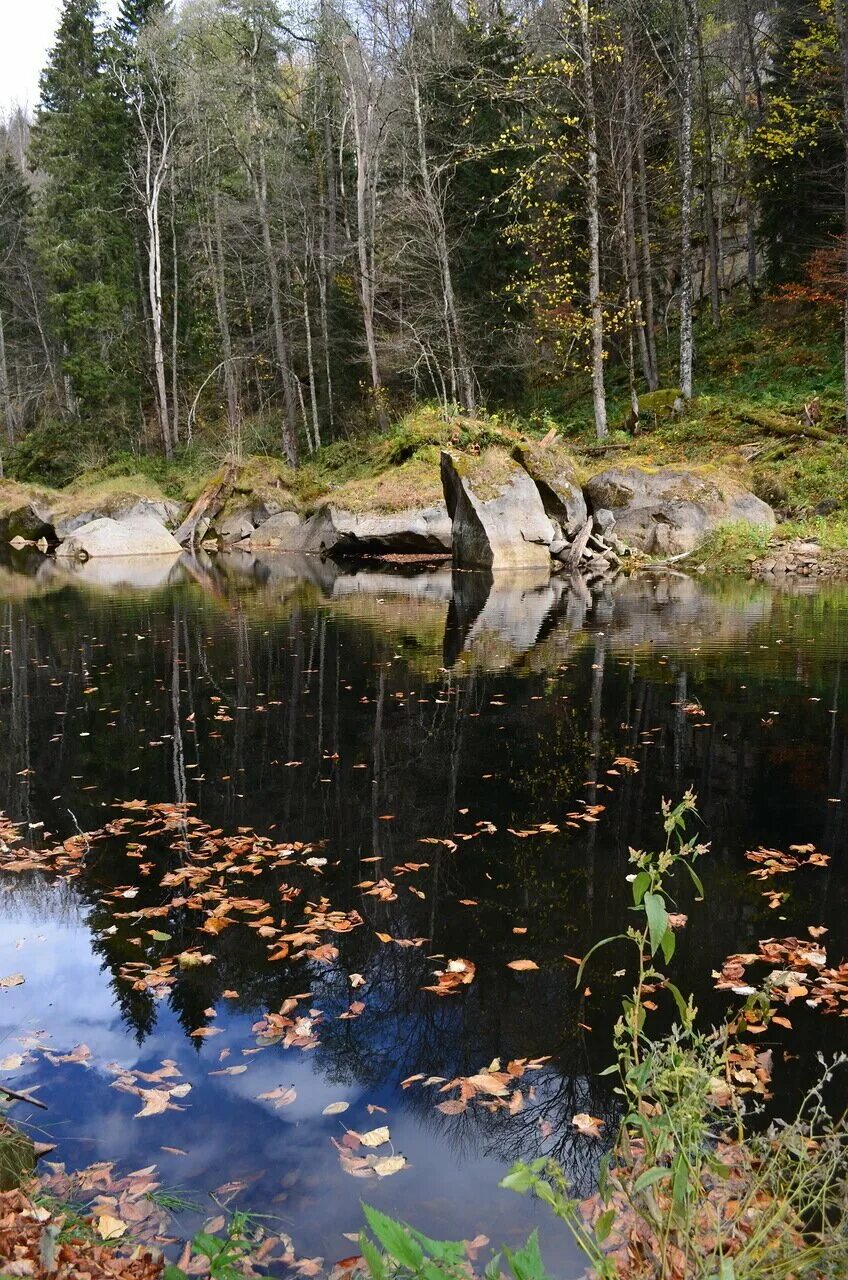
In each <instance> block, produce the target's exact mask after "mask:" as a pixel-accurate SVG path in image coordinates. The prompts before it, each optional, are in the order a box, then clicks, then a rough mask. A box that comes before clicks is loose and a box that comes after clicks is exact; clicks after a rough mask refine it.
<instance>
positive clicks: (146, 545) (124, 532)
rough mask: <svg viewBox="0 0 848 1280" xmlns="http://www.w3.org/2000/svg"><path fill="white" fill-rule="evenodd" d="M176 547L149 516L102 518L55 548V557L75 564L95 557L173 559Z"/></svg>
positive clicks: (152, 517)
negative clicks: (68, 558)
mask: <svg viewBox="0 0 848 1280" xmlns="http://www.w3.org/2000/svg"><path fill="white" fill-rule="evenodd" d="M180 551H181V548H180V544H179V543H178V542H177V541H176V539H175V538H174V536H173V534H172V533H171V532H170V531H169V530H168V529H166V528H165V526H164V525H163V524H162V523H161V522H160V521H159V520H157V519H156V518H155V517H154V516H152V515H150V514H149V513H146V514H142V515H137V516H133V517H131V518H129V519H126V520H112V519H110V517H108V516H105V517H103V518H102V519H100V520H92V521H91V522H90V523H89V524H84V525H82V526H81V527H80V528H79V529H76V530H74V532H73V533H72V534H70V536H69V537H67V538H66V539H65V540H64V542H62V543H60V545H59V546H58V547H57V548H56V555H57V556H61V557H70V558H71V559H75V560H88V559H91V558H93V557H95V556H163V555H164V556H168V555H170V556H174V555H179V554H180Z"/></svg>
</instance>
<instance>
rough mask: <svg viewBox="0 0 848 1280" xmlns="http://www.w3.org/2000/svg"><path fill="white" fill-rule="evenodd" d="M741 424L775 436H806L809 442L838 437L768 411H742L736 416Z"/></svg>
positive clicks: (823, 428) (830, 432)
mask: <svg viewBox="0 0 848 1280" xmlns="http://www.w3.org/2000/svg"><path fill="white" fill-rule="evenodd" d="M737 416H738V418H739V419H740V421H742V422H750V423H752V424H753V425H754V426H755V427H759V428H760V429H761V430H762V431H770V432H772V433H773V434H774V435H777V436H807V437H808V438H809V439H811V440H837V439H838V438H839V437H838V436H837V435H835V434H834V432H833V431H828V430H827V429H826V428H825V427H816V426H813V425H811V424H809V423H803V422H795V421H794V420H793V419H792V418H787V417H786V416H785V415H784V414H782V413H771V412H770V411H769V410H768V409H742V410H740V411H739V413H738V414H737Z"/></svg>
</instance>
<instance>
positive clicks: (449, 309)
mask: <svg viewBox="0 0 848 1280" xmlns="http://www.w3.org/2000/svg"><path fill="white" fill-rule="evenodd" d="M412 101H413V106H414V108H415V127H416V134H417V139H418V171H419V174H420V176H421V185H422V187H423V189H424V199H425V201H426V204H427V212H428V218H429V222H430V225H431V227H432V231H433V238H434V240H435V243H436V254H437V257H438V260H439V270H440V273H441V277H442V293H443V296H444V310H445V318H446V320H447V323H448V328H449V332H448V343H449V346H451V347H452V348H453V349H454V351H455V353H456V356H455V360H452V361H451V363H452V365H455V376H456V379H457V381H458V382H459V387H460V391H461V394H462V398H463V405H462V407H463V408H464V409H465V410H466V412H467V413H471V414H473V413H474V412H475V411H476V408H477V396H476V389H475V385H474V374H473V372H472V370H471V366H470V365H469V362H468V357H467V355H466V350H465V339H464V336H463V333H462V328H461V325H460V322H459V312H458V309H457V305H456V294H455V293H454V287H453V274H452V272H451V264H450V254H449V252H448V239H447V231H446V228H445V218H444V209H443V208H442V204H441V201H440V198H439V194H438V192H437V191H436V187H435V183H434V182H433V176H432V173H431V171H430V161H429V158H428V155H427V140H426V136H425V133H424V117H423V114H422V111H421V92H420V89H419V85H418V76H417V74H415V73H413V75H412ZM450 331H452V335H453V340H452V341H451V332H450ZM452 375H453V370H452Z"/></svg>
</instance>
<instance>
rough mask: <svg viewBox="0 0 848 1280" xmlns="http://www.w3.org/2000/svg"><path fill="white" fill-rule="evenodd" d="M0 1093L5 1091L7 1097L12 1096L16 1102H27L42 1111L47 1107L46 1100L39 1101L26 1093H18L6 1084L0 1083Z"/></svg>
mask: <svg viewBox="0 0 848 1280" xmlns="http://www.w3.org/2000/svg"><path fill="white" fill-rule="evenodd" d="M0 1093H5V1095H6V1097H7V1098H14V1100H15V1101H16V1102H28V1103H29V1104H30V1106H31V1107H40V1108H41V1110H42V1111H46V1110H47V1109H48V1108H47V1103H46V1102H39V1100H38V1098H31V1097H30V1096H29V1094H28V1093H18V1092H16V1090H15V1089H10V1088H9V1086H8V1085H7V1084H0Z"/></svg>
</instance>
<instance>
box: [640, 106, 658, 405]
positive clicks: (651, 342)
mask: <svg viewBox="0 0 848 1280" xmlns="http://www.w3.org/2000/svg"><path fill="white" fill-rule="evenodd" d="M636 111H637V115H638V119H637V121H636V164H637V171H638V177H639V240H640V244H641V249H642V289H643V293H642V304H643V310H644V313H645V341H646V342H647V344H648V361H649V363H650V375H649V377H648V387H649V389H650V390H651V391H656V390H657V388H658V387H659V385H660V371H659V362H658V360H657V339H656V333H655V332H654V264H653V255H652V253H651V222H650V217H649V215H648V171H647V165H646V163H645V123H644V117H643V112H642V106H641V103H640V102H639V101H638V100H637V102H636Z"/></svg>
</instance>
